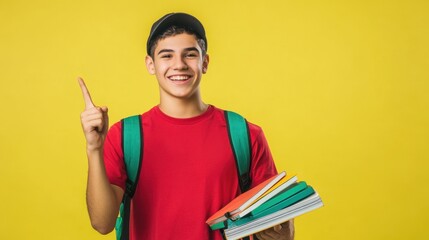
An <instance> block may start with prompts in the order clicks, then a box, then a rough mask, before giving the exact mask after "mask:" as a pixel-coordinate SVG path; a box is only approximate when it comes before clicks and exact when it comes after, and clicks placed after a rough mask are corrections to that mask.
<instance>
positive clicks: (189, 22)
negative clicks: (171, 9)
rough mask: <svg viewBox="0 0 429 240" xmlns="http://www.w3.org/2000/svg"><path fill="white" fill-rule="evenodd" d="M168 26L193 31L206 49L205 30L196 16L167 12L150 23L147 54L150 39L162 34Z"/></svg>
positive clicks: (147, 47)
mask: <svg viewBox="0 0 429 240" xmlns="http://www.w3.org/2000/svg"><path fill="white" fill-rule="evenodd" d="M170 26H177V27H185V28H187V29H190V30H191V31H192V32H195V34H197V35H198V37H199V38H201V39H203V40H204V42H205V43H206V50H207V39H206V31H205V30H204V27H203V24H201V22H200V21H199V20H198V19H197V18H195V17H194V16H192V15H189V14H187V13H169V14H167V15H165V16H163V17H162V18H160V19H159V20H158V21H156V22H155V23H154V24H153V25H152V28H151V29H150V34H149V37H148V39H147V44H146V50H147V54H148V55H150V44H151V42H152V40H153V39H154V38H155V37H157V36H158V35H160V34H162V33H163V32H164V31H165V30H166V29H167V28H169V27H170Z"/></svg>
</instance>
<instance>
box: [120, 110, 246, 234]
mask: <svg viewBox="0 0 429 240" xmlns="http://www.w3.org/2000/svg"><path fill="white" fill-rule="evenodd" d="M224 112H225V119H226V123H227V130H228V137H229V140H230V144H231V147H232V150H233V154H234V159H235V163H236V167H237V173H238V176H239V179H238V182H239V185H240V190H241V192H245V191H247V190H248V189H249V188H250V184H251V179H250V174H249V171H250V159H251V154H252V151H251V147H250V146H251V143H250V134H249V128H248V124H247V121H246V119H245V118H243V117H242V116H241V115H239V114H237V113H235V112H231V111H224ZM143 144H144V139H143V127H142V124H141V116H140V115H135V116H131V117H127V118H124V119H122V150H123V153H124V162H125V167H126V171H127V176H128V178H127V181H126V188H125V192H124V197H123V199H122V203H121V206H120V208H119V216H118V218H117V220H116V226H115V229H116V239H117V240H128V239H129V218H130V205H131V199H132V198H133V195H134V192H135V190H136V186H137V182H138V176H139V175H140V168H141V162H142V157H143V151H142V149H143V148H142V146H143ZM222 235H223V233H222Z"/></svg>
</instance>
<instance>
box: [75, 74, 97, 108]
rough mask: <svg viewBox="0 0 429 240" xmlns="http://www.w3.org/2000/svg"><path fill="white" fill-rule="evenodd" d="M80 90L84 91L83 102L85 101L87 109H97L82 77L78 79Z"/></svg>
mask: <svg viewBox="0 0 429 240" xmlns="http://www.w3.org/2000/svg"><path fill="white" fill-rule="evenodd" d="M78 81H79V86H80V89H81V90H82V95H83V100H84V101H85V109H90V108H93V107H95V105H94V103H93V102H92V99H91V94H89V91H88V88H87V87H86V85H85V82H84V81H83V79H82V78H81V77H79V78H78Z"/></svg>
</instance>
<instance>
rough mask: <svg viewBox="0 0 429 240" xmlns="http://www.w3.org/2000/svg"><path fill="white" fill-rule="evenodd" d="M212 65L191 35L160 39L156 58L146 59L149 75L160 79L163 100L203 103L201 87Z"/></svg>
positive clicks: (154, 56) (155, 53)
mask: <svg viewBox="0 0 429 240" xmlns="http://www.w3.org/2000/svg"><path fill="white" fill-rule="evenodd" d="M208 63H209V58H208V55H207V54H205V55H204V56H203V54H202V50H201V47H200V46H199V45H198V42H197V39H196V37H195V36H194V35H191V34H187V33H182V34H178V35H174V36H170V37H167V38H164V39H161V40H159V41H158V42H157V45H156V48H155V51H154V54H153V58H152V57H150V56H147V57H146V67H147V69H148V71H149V73H150V74H153V75H155V76H156V78H157V80H158V84H159V89H160V97H161V101H163V100H171V99H182V100H194V99H195V100H200V87H199V85H200V81H201V77H202V74H204V73H206V72H207V67H208Z"/></svg>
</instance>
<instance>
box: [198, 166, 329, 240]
mask: <svg viewBox="0 0 429 240" xmlns="http://www.w3.org/2000/svg"><path fill="white" fill-rule="evenodd" d="M321 206H323V203H322V201H321V199H320V197H319V195H318V194H317V192H316V191H315V190H314V189H313V188H312V187H311V186H308V185H307V184H306V182H297V177H296V176H294V175H286V173H285V172H281V173H279V174H278V175H276V176H273V177H272V178H270V179H268V180H266V181H265V182H263V183H261V184H259V185H258V186H256V187H254V188H252V189H250V190H249V191H247V192H245V193H243V194H241V195H239V196H238V197H237V198H235V199H234V200H232V201H231V202H230V203H229V204H227V205H226V206H225V207H224V208H222V209H221V210H219V211H218V212H216V213H215V214H213V216H211V217H210V218H209V219H208V220H207V221H206V223H207V224H208V225H209V226H210V228H211V229H212V230H216V229H224V232H225V237H226V238H227V239H239V238H242V237H245V236H249V235H251V234H254V233H257V232H260V231H262V230H265V229H268V228H271V227H273V226H276V225H279V224H281V223H284V222H286V221H288V220H290V219H292V218H294V217H297V216H299V215H302V214H304V213H306V212H309V211H312V210H314V209H316V208H319V207H321Z"/></svg>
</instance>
